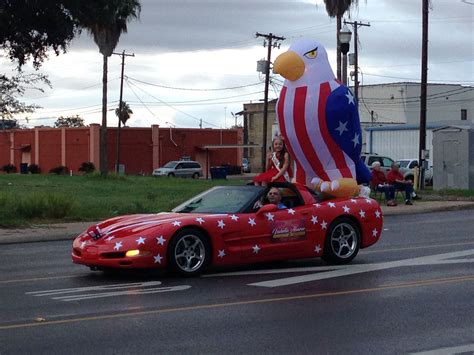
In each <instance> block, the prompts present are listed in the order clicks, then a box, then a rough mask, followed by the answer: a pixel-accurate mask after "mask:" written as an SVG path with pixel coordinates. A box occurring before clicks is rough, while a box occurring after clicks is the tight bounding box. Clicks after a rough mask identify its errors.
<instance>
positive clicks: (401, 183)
mask: <svg viewBox="0 0 474 355" xmlns="http://www.w3.org/2000/svg"><path fill="white" fill-rule="evenodd" d="M387 180H388V183H389V184H392V185H393V186H394V187H395V190H398V191H405V204H406V205H413V202H412V201H411V200H412V198H413V199H415V200H417V199H419V197H418V195H416V194H415V193H414V191H413V181H411V180H405V179H404V178H403V175H402V174H401V173H400V166H399V165H398V164H397V163H393V164H392V166H391V169H390V170H389V171H388V174H387Z"/></svg>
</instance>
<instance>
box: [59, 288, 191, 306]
mask: <svg viewBox="0 0 474 355" xmlns="http://www.w3.org/2000/svg"><path fill="white" fill-rule="evenodd" d="M189 288H191V286H189V285H181V286H172V287H159V288H151V289H146V290H140V289H138V290H124V291H116V292H106V293H90V294H85V295H76V296H59V297H53V299H54V300H60V301H65V302H69V301H82V300H89V299H95V298H104V297H115V296H129V295H146V294H151V293H161V292H173V291H184V290H187V289H189Z"/></svg>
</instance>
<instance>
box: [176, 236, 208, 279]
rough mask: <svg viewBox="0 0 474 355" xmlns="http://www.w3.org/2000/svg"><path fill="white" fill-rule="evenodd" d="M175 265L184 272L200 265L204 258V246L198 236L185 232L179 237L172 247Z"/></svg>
mask: <svg viewBox="0 0 474 355" xmlns="http://www.w3.org/2000/svg"><path fill="white" fill-rule="evenodd" d="M174 260H175V261H176V265H177V266H178V267H179V268H180V269H181V270H183V271H184V272H186V273H192V272H194V271H196V270H198V269H199V268H201V267H202V265H203V264H204V262H205V260H206V248H205V246H204V243H203V241H202V240H201V238H199V236H197V235H194V234H185V235H183V236H181V238H179V240H178V241H177V243H176V246H175V248H174Z"/></svg>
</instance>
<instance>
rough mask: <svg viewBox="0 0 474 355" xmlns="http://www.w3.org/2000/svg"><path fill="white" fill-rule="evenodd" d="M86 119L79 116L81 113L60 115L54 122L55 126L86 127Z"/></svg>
mask: <svg viewBox="0 0 474 355" xmlns="http://www.w3.org/2000/svg"><path fill="white" fill-rule="evenodd" d="M84 126H85V124H84V119H82V118H81V117H79V115H74V116H66V117H64V116H60V117H59V118H58V119H57V120H56V122H54V127H57V128H59V127H84Z"/></svg>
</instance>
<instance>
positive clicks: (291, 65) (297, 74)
mask: <svg viewBox="0 0 474 355" xmlns="http://www.w3.org/2000/svg"><path fill="white" fill-rule="evenodd" d="M304 70H305V65H304V61H303V59H301V57H300V56H299V55H298V54H296V52H293V51H288V52H285V53H282V54H280V55H279V56H278V57H277V59H275V62H274V63H273V72H274V73H275V74H280V75H281V76H282V77H284V78H285V79H288V80H291V81H295V80H298V79H299V78H301V77H302V76H303V74H304Z"/></svg>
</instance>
